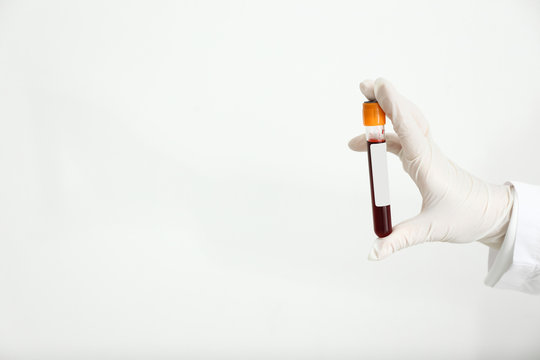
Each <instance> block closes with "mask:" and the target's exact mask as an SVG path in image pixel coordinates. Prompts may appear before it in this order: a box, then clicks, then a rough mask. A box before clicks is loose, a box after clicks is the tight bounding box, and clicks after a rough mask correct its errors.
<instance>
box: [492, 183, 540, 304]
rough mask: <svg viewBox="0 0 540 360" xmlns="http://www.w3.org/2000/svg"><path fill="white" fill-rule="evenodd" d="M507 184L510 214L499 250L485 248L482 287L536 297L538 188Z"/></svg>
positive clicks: (539, 273)
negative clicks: (485, 270) (510, 192)
mask: <svg viewBox="0 0 540 360" xmlns="http://www.w3.org/2000/svg"><path fill="white" fill-rule="evenodd" d="M510 184H511V185H512V187H513V191H514V205H513V208H512V215H511V218H510V223H509V225H508V230H507V232H506V235H505V238H504V241H503V243H502V245H501V248H500V249H499V250H495V249H491V248H490V249H489V259H488V274H487V276H486V279H485V284H486V285H488V286H492V287H495V288H500V289H511V290H518V291H522V292H526V293H530V294H540V186H535V185H529V184H524V183H519V182H515V181H512V182H511V183H510Z"/></svg>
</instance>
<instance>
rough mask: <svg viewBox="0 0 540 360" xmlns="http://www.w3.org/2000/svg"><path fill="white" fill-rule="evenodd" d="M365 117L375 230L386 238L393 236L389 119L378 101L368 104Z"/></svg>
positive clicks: (365, 107)
mask: <svg viewBox="0 0 540 360" xmlns="http://www.w3.org/2000/svg"><path fill="white" fill-rule="evenodd" d="M363 115H364V126H365V127H366V140H367V145H368V151H367V154H368V163H369V185H370V187H371V208H372V212H373V230H374V231H375V234H377V236H378V237H385V236H388V235H390V234H391V233H392V217H391V216H390V191H389V186H388V168H387V165H386V135H385V133H384V125H385V124H386V115H385V113H384V111H383V109H382V108H381V107H380V106H379V103H377V102H376V101H366V102H365V103H364V106H363Z"/></svg>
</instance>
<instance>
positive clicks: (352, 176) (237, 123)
mask: <svg viewBox="0 0 540 360" xmlns="http://www.w3.org/2000/svg"><path fill="white" fill-rule="evenodd" d="M539 63H540V5H539V3H538V2H535V1H506V2H500V1H475V2H471V1H469V0H464V1H453V2H448V3H441V2H430V1H425V2H418V1H415V2H403V1H395V2H390V1H382V2H381V1H369V2H367V1H364V2H334V1H328V2H270V1H269V2H247V1H245V2H196V1H192V2H191V1H190V2H177V3H174V2H150V1H148V2H127V1H126V2H96V1H88V2H71V1H65V2H54V1H52V2H37V1H36V2H9V1H8V2H5V1H4V2H1V3H0V358H1V359H113V358H114V359H137V358H145V359H162V358H163V359H168V358H171V359H173V358H174V359H179V358H183V359H308V358H309V359H352V358H365V359H398V358H399V359H508V358H512V359H537V358H539V357H540V341H538V340H539V334H540V301H539V298H538V297H534V296H530V295H525V294H520V293H515V292H510V291H503V290H494V289H491V288H487V287H485V286H484V285H483V279H484V276H485V274H486V268H487V248H486V247H485V246H483V245H481V244H473V245H450V244H428V245H421V246H417V247H415V248H412V249H407V250H404V251H402V252H400V253H398V254H396V255H394V256H392V257H391V258H389V259H388V260H385V261H383V262H378V263H374V262H369V261H368V260H367V255H368V252H369V250H370V248H371V244H372V241H373V239H374V235H373V233H372V224H371V206H370V199H369V196H370V193H369V182H368V173H367V161H366V155H365V154H361V153H354V152H352V151H350V150H348V148H347V142H348V140H349V139H350V138H351V137H353V136H355V135H357V134H360V133H361V132H362V131H363V126H362V122H361V103H362V101H363V98H362V96H361V94H360V91H359V90H358V83H359V82H360V81H361V80H363V79H365V78H375V77H377V76H384V77H386V78H388V79H389V80H391V81H392V82H393V83H394V84H395V85H396V87H397V88H398V89H400V91H401V92H402V93H404V94H405V95H406V96H408V97H409V98H411V99H412V100H413V101H414V102H415V103H417V104H418V105H419V106H420V108H421V109H423V111H424V113H425V115H426V117H427V118H428V120H429V121H430V123H431V126H432V131H433V136H434V138H435V139H436V141H437V142H438V143H439V145H440V147H441V148H442V149H443V150H444V151H445V152H446V154H447V155H448V156H449V157H450V158H452V159H453V160H455V161H456V162H457V163H459V164H460V165H462V166H463V167H464V168H466V169H469V170H470V171H471V172H472V173H473V174H475V175H477V176H479V177H481V178H484V179H486V180H487V181H491V182H494V183H502V182H504V181H506V180H520V181H524V182H529V183H533V184H540V166H539V165H538V154H539V151H540V150H539V145H538V133H539V131H540V125H539V124H540V122H539V120H540V119H539V117H538V114H539V113H540V101H539V99H540V70H539V69H540V67H539V66H538V64H539ZM389 172H390V176H391V178H390V191H391V199H392V210H393V213H392V215H393V218H394V221H395V223H397V222H399V221H401V220H404V219H406V218H408V217H410V216H412V215H414V214H415V213H416V212H417V211H418V210H419V207H420V196H419V194H418V192H417V190H416V188H415V186H414V184H413V183H412V181H411V180H410V179H409V178H408V176H407V175H406V174H405V173H404V172H403V170H402V169H401V164H400V163H399V161H398V160H397V158H395V157H393V156H390V157H389Z"/></svg>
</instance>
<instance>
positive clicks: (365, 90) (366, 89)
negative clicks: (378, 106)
mask: <svg viewBox="0 0 540 360" xmlns="http://www.w3.org/2000/svg"><path fill="white" fill-rule="evenodd" d="M374 86H375V85H374V82H373V80H371V79H367V80H364V81H362V82H361V83H360V91H361V92H362V94H364V96H365V97H366V98H367V99H368V100H375V91H374Z"/></svg>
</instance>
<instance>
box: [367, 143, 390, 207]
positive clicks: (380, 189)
mask: <svg viewBox="0 0 540 360" xmlns="http://www.w3.org/2000/svg"><path fill="white" fill-rule="evenodd" d="M370 150H371V173H372V175H373V193H374V195H375V205H376V206H386V205H390V190H389V188H388V167H387V166H386V143H379V144H371V147H370Z"/></svg>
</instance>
